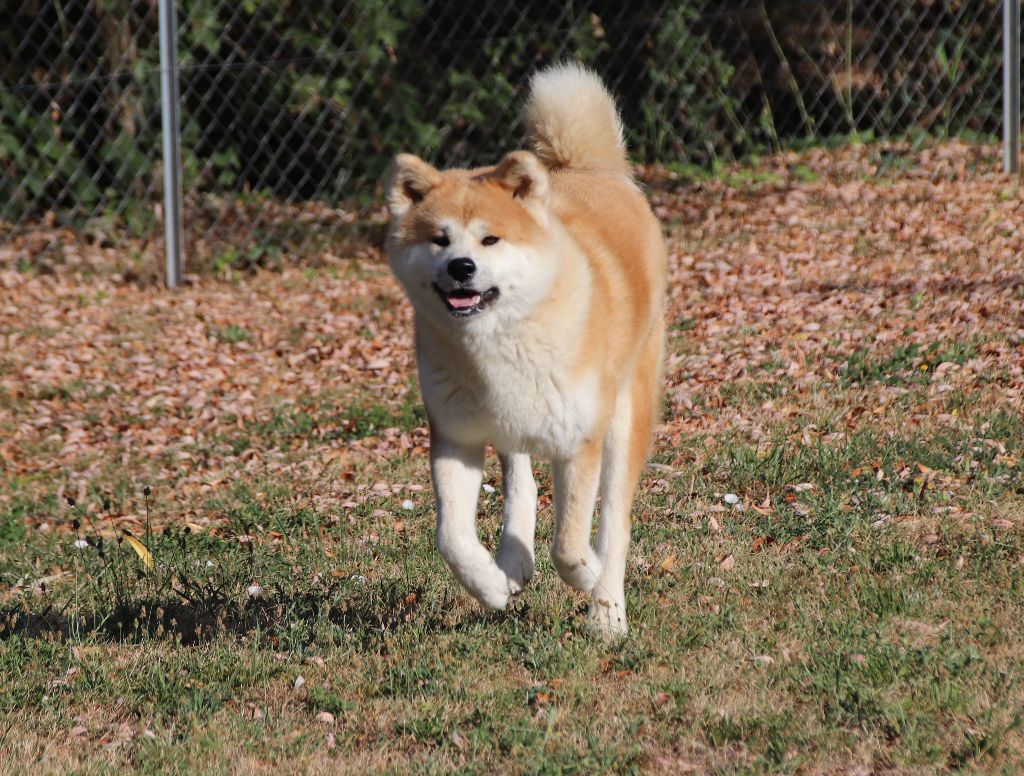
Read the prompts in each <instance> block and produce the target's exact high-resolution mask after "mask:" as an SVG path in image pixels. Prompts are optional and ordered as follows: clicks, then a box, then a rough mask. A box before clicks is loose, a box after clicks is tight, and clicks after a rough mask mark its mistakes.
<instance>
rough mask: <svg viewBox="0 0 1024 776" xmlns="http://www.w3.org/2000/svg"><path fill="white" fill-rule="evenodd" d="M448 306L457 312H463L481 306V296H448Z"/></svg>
mask: <svg viewBox="0 0 1024 776" xmlns="http://www.w3.org/2000/svg"><path fill="white" fill-rule="evenodd" d="M448 304H450V305H451V306H452V307H454V308H455V309H456V310H461V309H463V308H465V307H475V306H476V305H478V304H480V294H473V296H455V295H454V294H451V295H449V296H448Z"/></svg>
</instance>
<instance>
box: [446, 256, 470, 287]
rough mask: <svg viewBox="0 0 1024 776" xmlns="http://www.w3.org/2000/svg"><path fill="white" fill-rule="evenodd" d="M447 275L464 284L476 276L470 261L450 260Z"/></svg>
mask: <svg viewBox="0 0 1024 776" xmlns="http://www.w3.org/2000/svg"><path fill="white" fill-rule="evenodd" d="M448 274H449V275H450V276H451V277H452V278H453V279H454V280H456V281H458V282H459V283H465V282H466V281H467V280H469V279H470V278H471V277H473V275H475V274H476V264H474V263H473V260H472V259H452V260H451V261H449V262H448Z"/></svg>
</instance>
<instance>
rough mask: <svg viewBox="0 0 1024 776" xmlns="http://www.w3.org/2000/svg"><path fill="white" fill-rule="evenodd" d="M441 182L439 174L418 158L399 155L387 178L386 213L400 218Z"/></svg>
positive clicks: (409, 155)
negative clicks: (388, 212)
mask: <svg viewBox="0 0 1024 776" xmlns="http://www.w3.org/2000/svg"><path fill="white" fill-rule="evenodd" d="M440 182H441V173H440V172H438V171H437V169H436V168H434V167H431V166H430V165H429V164H427V163H426V162H425V161H423V160H422V159H420V158H419V157H418V156H413V155H412V154H399V155H398V156H396V157H395V161H394V162H393V163H392V165H391V173H390V174H389V176H388V211H390V213H391V217H392V218H401V217H402V216H404V215H405V214H406V213H407V212H408V210H409V208H411V207H412V206H413V205H415V204H416V203H417V202H420V201H421V200H422V199H423V198H424V197H425V196H427V193H428V192H429V191H430V190H431V189H432V188H434V187H435V186H436V185H437V184H438V183H440Z"/></svg>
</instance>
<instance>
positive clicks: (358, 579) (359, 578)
mask: <svg viewBox="0 0 1024 776" xmlns="http://www.w3.org/2000/svg"><path fill="white" fill-rule="evenodd" d="M349 578H350V579H351V580H352V581H353V582H358V583H359V584H360V585H365V584H366V577H364V576H363V575H362V574H353V575H352V576H351V577H349Z"/></svg>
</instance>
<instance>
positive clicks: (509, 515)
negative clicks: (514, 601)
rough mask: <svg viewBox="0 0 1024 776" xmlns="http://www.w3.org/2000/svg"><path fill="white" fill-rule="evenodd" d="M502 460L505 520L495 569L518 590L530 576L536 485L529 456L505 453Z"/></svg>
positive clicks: (500, 457) (531, 569)
mask: <svg viewBox="0 0 1024 776" xmlns="http://www.w3.org/2000/svg"><path fill="white" fill-rule="evenodd" d="M498 457H499V459H500V460H501V476H502V491H503V493H504V496H505V522H504V525H503V527H502V529H501V546H500V547H499V548H498V568H500V569H501V570H502V571H504V572H505V573H506V574H507V575H508V577H509V579H510V580H511V582H512V585H513V591H512V592H514V593H518V592H519V591H521V590H522V589H523V588H524V587H526V583H527V582H529V581H530V577H532V576H533V537H534V530H535V529H536V526H537V484H536V483H535V482H534V481H533V470H532V469H531V468H530V456H528V455H526V454H525V453H508V454H502V455H499V456H498Z"/></svg>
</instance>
